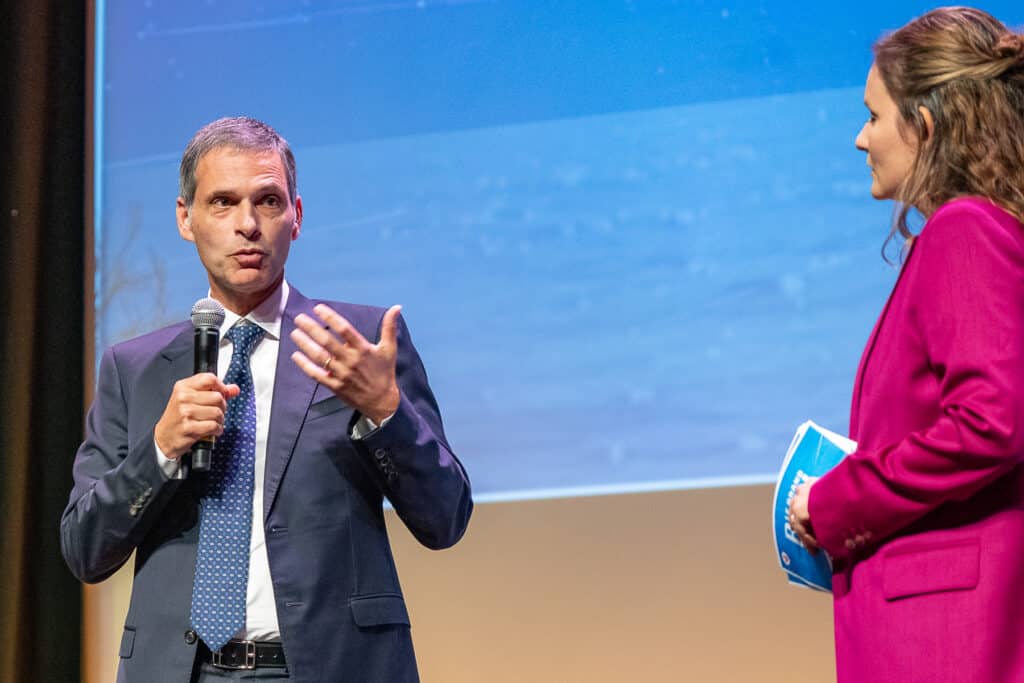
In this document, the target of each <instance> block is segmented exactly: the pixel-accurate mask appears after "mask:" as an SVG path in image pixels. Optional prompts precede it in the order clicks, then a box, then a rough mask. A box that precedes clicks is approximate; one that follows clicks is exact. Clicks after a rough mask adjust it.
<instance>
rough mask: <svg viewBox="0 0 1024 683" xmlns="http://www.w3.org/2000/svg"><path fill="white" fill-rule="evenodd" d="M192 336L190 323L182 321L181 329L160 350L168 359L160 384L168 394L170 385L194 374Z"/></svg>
mask: <svg viewBox="0 0 1024 683" xmlns="http://www.w3.org/2000/svg"><path fill="white" fill-rule="evenodd" d="M193 336H194V335H193V332H192V325H191V324H189V323H182V326H181V331H180V332H179V333H178V334H176V335H175V336H174V338H173V339H171V341H170V343H169V344H168V345H167V346H165V347H164V348H163V350H161V351H160V355H162V356H163V357H164V358H165V359H166V360H167V361H168V365H167V366H166V372H167V375H166V376H165V377H164V378H163V379H164V380H165V381H164V382H162V383H161V384H160V386H165V387H167V393H168V394H170V391H171V387H172V386H173V385H174V383H175V382H177V381H178V380H179V379H184V378H185V377H190V376H192V375H193V374H195V373H194V371H193V366H194V362H193V360H194V359H193V357H192V353H191V351H192V350H193V347H194V345H195V341H194V340H193ZM164 400H166V399H164Z"/></svg>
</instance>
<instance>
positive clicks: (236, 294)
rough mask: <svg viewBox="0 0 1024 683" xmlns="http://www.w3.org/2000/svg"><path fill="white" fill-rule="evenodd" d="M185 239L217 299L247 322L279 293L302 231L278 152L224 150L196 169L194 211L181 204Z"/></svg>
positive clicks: (214, 152)
mask: <svg viewBox="0 0 1024 683" xmlns="http://www.w3.org/2000/svg"><path fill="white" fill-rule="evenodd" d="M177 216H178V232H179V233H181V236H182V237H183V238H184V239H186V240H188V241H189V242H193V243H195V245H196V250H197V251H198V252H199V259H200V260H201V261H202V262H203V266H204V267H205V268H206V272H207V274H208V276H209V278H210V294H211V295H212V296H213V298H215V299H217V300H218V301H220V302H221V303H222V304H224V305H225V306H226V307H227V308H229V309H230V310H232V311H234V312H235V313H238V314H239V315H245V314H246V313H248V312H249V311H250V310H252V309H253V308H255V307H256V306H257V305H258V304H259V303H260V302H261V301H263V300H264V299H265V298H266V297H267V296H269V295H270V293H271V292H272V291H273V290H274V288H276V287H277V285H278V284H279V283H280V282H281V279H282V278H283V277H284V264H285V261H286V260H287V259H288V249H289V247H290V246H291V242H292V240H294V239H296V238H297V237H298V236H299V230H300V228H301V226H302V199H301V198H298V197H296V199H295V203H294V204H293V203H292V202H291V200H290V199H289V197H288V180H287V175H286V173H285V168H284V164H283V162H282V160H281V156H280V155H279V154H277V152H273V151H271V152H252V151H247V150H237V149H232V148H230V147H217V148H214V149H212V150H211V151H209V152H207V153H206V154H204V155H203V156H202V157H201V158H200V159H199V163H198V165H197V166H196V193H195V198H194V201H193V203H192V207H191V208H189V207H187V206H185V202H184V200H183V199H182V198H181V197H178V206H177Z"/></svg>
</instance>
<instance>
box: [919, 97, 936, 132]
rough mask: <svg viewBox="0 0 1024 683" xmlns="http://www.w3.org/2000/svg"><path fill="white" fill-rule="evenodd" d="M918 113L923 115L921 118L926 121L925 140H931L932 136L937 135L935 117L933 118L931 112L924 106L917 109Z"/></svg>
mask: <svg viewBox="0 0 1024 683" xmlns="http://www.w3.org/2000/svg"><path fill="white" fill-rule="evenodd" d="M917 111H918V113H920V114H921V118H922V119H923V120H924V129H925V139H926V140H931V139H932V135H934V134H935V117H934V116H932V112H931V110H929V109H928V107H926V106H924V105H923V104H922V105H921V106H920V107H918V108H917Z"/></svg>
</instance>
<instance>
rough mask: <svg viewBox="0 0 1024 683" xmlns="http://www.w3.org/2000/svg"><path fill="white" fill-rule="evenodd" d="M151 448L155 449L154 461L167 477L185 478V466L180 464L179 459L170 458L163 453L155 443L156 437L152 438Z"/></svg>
mask: <svg viewBox="0 0 1024 683" xmlns="http://www.w3.org/2000/svg"><path fill="white" fill-rule="evenodd" d="M153 448H154V449H156V462H157V464H158V465H160V469H161V470H163V473H164V475H165V476H166V477H167V478H168V479H184V478H185V468H184V467H182V466H181V460H171V459H170V458H168V457H167V456H166V455H164V452H163V451H161V450H160V447H159V446H157V445H156V439H153Z"/></svg>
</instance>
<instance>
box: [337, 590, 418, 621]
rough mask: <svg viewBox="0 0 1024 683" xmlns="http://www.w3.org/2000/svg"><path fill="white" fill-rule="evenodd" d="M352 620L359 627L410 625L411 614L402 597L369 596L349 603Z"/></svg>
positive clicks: (353, 599)
mask: <svg viewBox="0 0 1024 683" xmlns="http://www.w3.org/2000/svg"><path fill="white" fill-rule="evenodd" d="M349 604H350V606H351V607H352V619H354V620H355V622H356V624H357V625H359V626H363V627H366V626H387V625H391V624H404V625H405V626H408V625H409V612H408V611H407V610H406V608H405V600H403V599H402V596H401V595H387V594H385V595H367V596H365V597H359V596H357V597H354V598H352V599H351V600H350V601H349Z"/></svg>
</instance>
